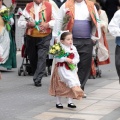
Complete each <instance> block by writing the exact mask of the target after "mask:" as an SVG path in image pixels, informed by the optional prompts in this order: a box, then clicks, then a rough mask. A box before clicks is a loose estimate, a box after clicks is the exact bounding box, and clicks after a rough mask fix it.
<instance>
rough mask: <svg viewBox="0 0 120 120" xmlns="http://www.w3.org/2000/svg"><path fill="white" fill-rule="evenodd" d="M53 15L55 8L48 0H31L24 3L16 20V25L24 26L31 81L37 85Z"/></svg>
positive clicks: (40, 77)
mask: <svg viewBox="0 0 120 120" xmlns="http://www.w3.org/2000/svg"><path fill="white" fill-rule="evenodd" d="M55 15H56V13H55V10H53V7H52V5H51V4H50V3H49V2H47V1H43V0H33V2H31V3H28V4H27V5H26V7H25V9H24V11H23V15H22V16H21V17H20V19H19V20H18V26H19V27H22V28H26V39H27V41H26V44H27V45H26V46H27V51H28V53H27V54H28V57H29V59H30V64H31V67H32V72H33V74H34V77H33V81H34V83H35V86H37V87H39V86H41V79H42V77H43V76H44V72H45V68H46V56H47V53H48V50H49V44H50V40H51V38H52V28H53V26H54V22H55Z"/></svg>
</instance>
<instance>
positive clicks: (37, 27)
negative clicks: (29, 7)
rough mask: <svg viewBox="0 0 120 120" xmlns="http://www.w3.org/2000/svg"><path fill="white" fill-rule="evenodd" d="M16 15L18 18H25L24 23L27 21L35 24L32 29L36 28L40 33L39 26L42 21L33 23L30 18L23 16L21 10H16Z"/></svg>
mask: <svg viewBox="0 0 120 120" xmlns="http://www.w3.org/2000/svg"><path fill="white" fill-rule="evenodd" d="M16 15H19V16H21V15H22V16H23V17H24V18H25V20H26V21H29V22H35V26H34V28H36V29H37V30H38V31H40V27H39V24H40V23H41V22H42V20H39V21H34V20H33V19H32V18H31V17H26V16H25V15H24V14H23V11H22V9H21V8H19V9H18V11H17V14H16Z"/></svg>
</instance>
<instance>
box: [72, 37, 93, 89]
mask: <svg viewBox="0 0 120 120" xmlns="http://www.w3.org/2000/svg"><path fill="white" fill-rule="evenodd" d="M73 44H74V45H75V46H76V48H77V51H78V53H79V56H80V62H79V63H78V76H79V79H80V83H81V88H82V89H83V90H84V87H85V84H86V82H87V80H88V77H89V75H90V70H91V61H92V50H93V41H92V40H91V39H74V40H73Z"/></svg>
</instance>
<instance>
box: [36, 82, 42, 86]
mask: <svg viewBox="0 0 120 120" xmlns="http://www.w3.org/2000/svg"><path fill="white" fill-rule="evenodd" d="M34 85H35V86H36V87H41V86H42V84H41V82H35V83H34Z"/></svg>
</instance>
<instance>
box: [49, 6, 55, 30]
mask: <svg viewBox="0 0 120 120" xmlns="http://www.w3.org/2000/svg"><path fill="white" fill-rule="evenodd" d="M56 18H57V13H56V10H55V8H54V7H53V5H52V16H51V20H50V21H49V22H48V23H49V28H51V29H53V27H54V25H55V19H56Z"/></svg>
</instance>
